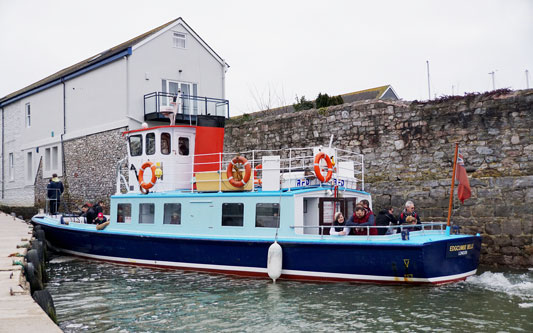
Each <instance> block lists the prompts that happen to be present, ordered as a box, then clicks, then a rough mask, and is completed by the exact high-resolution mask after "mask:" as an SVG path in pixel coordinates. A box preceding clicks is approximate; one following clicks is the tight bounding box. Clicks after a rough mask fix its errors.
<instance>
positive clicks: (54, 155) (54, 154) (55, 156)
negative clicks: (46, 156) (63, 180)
mask: <svg viewBox="0 0 533 333" xmlns="http://www.w3.org/2000/svg"><path fill="white" fill-rule="evenodd" d="M58 166H59V149H58V148H57V146H55V147H52V170H57V169H58Z"/></svg>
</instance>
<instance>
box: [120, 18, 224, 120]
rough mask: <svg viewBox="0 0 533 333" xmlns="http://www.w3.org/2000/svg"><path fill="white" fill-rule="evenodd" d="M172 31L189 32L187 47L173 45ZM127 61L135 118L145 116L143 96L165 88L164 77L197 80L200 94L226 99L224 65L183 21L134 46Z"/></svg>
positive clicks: (132, 109) (176, 79)
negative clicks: (195, 36) (185, 26)
mask: <svg viewBox="0 0 533 333" xmlns="http://www.w3.org/2000/svg"><path fill="white" fill-rule="evenodd" d="M173 31H178V32H183V33H185V34H186V35H187V37H186V38H187V39H186V48H185V49H180V48H175V47H174V46H173V45H174V44H173ZM128 61H129V78H130V81H129V82H130V89H129V92H130V98H129V100H130V115H131V116H132V117H134V118H136V119H139V120H141V119H144V108H143V97H144V95H145V94H148V93H151V92H155V91H162V87H161V82H162V80H163V79H165V80H172V81H179V82H188V83H196V84H198V93H197V95H198V96H202V97H203V96H206V97H213V98H220V99H222V98H224V96H223V91H224V88H223V77H224V75H223V74H224V67H223V66H222V64H221V63H220V62H219V61H218V60H217V59H216V58H215V57H213V55H211V54H210V53H209V51H208V50H207V49H206V48H204V47H203V46H202V44H200V43H199V42H198V41H197V40H196V39H194V37H193V36H192V35H191V34H189V33H188V32H187V30H186V29H185V28H184V27H183V26H182V25H181V24H179V25H177V26H176V27H174V28H172V29H170V30H169V31H166V32H165V33H163V34H161V35H160V36H158V37H156V38H154V39H153V40H151V41H149V42H147V43H146V44H144V45H141V46H140V47H138V48H137V49H134V50H133V54H132V55H131V56H130V57H129V59H128ZM180 69H181V70H182V72H181V73H180V72H179V70H180Z"/></svg>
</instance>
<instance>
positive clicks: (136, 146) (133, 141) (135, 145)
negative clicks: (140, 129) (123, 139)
mask: <svg viewBox="0 0 533 333" xmlns="http://www.w3.org/2000/svg"><path fill="white" fill-rule="evenodd" d="M129 141H130V155H131V156H141V155H142V153H143V137H142V135H132V136H130V138H129Z"/></svg>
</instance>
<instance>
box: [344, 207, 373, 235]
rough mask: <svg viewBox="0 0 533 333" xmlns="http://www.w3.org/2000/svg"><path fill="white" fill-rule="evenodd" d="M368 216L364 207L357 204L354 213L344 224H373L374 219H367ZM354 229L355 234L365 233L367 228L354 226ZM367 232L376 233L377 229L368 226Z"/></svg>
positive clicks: (362, 225) (359, 225)
mask: <svg viewBox="0 0 533 333" xmlns="http://www.w3.org/2000/svg"><path fill="white" fill-rule="evenodd" d="M369 217H370V214H367V212H366V210H365V207H363V206H359V205H358V206H356V207H355V213H354V214H353V216H351V217H350V219H349V220H348V222H346V224H347V225H356V226H358V227H366V226H374V225H375V224H374V221H369V220H368V218H369ZM354 230H355V234H356V235H367V228H355V229H354ZM369 234H370V235H377V234H378V231H377V230H376V228H370V231H369Z"/></svg>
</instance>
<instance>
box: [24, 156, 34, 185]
mask: <svg viewBox="0 0 533 333" xmlns="http://www.w3.org/2000/svg"><path fill="white" fill-rule="evenodd" d="M32 178H33V156H32V153H31V152H28V154H27V155H26V180H27V181H28V182H31V180H32Z"/></svg>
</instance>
